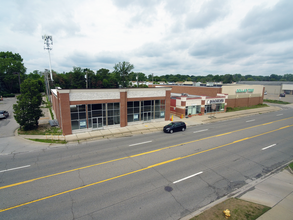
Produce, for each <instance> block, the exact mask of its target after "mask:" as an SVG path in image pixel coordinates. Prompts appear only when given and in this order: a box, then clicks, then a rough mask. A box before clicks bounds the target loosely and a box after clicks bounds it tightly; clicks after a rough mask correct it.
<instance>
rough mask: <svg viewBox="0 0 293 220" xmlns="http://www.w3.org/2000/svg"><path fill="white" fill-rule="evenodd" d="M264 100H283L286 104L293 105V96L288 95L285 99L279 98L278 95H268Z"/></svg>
mask: <svg viewBox="0 0 293 220" xmlns="http://www.w3.org/2000/svg"><path fill="white" fill-rule="evenodd" d="M264 99H271V100H281V101H284V102H290V103H293V95H287V94H286V96H285V97H279V96H278V95H272V94H267V95H264Z"/></svg>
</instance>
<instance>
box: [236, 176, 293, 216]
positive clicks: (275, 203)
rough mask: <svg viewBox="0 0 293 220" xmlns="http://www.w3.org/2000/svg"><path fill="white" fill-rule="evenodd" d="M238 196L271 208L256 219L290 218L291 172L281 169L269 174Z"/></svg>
mask: <svg viewBox="0 0 293 220" xmlns="http://www.w3.org/2000/svg"><path fill="white" fill-rule="evenodd" d="M239 198H240V199H243V200H246V201H249V202H254V203H257V204H262V205H265V206H268V207H271V208H272V209H270V210H269V211H268V212H266V213H265V214H263V215H262V216H260V217H259V218H258V220H276V219H282V220H292V219H293V174H292V173H291V172H290V171H289V170H283V171H281V172H278V173H276V174H274V175H271V176H269V177H268V178H266V179H265V180H263V181H262V182H260V183H258V184H256V185H255V186H254V187H252V188H251V189H250V190H249V191H247V192H246V193H245V194H243V195H242V196H240V197H239Z"/></svg>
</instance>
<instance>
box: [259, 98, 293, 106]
mask: <svg viewBox="0 0 293 220" xmlns="http://www.w3.org/2000/svg"><path fill="white" fill-rule="evenodd" d="M263 101H264V102H269V103H275V104H285V105H286V104H291V103H290V102H283V101H280V100H272V99H264V100H263Z"/></svg>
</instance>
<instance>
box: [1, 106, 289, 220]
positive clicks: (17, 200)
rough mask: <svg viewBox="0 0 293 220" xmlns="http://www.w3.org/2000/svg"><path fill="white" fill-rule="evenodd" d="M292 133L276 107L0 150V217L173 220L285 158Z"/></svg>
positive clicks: (285, 114)
mask: <svg viewBox="0 0 293 220" xmlns="http://www.w3.org/2000/svg"><path fill="white" fill-rule="evenodd" d="M292 131H293V110H292V109H291V108H289V107H284V109H283V110H282V111H278V112H274V113H268V114H261V115H255V116H251V117H245V118H240V119H234V120H229V121H225V122H220V123H213V124H206V125H201V126H194V127H190V128H188V129H187V130H186V131H185V132H178V133H174V134H172V135H171V134H164V133H161V132H159V133H152V134H147V135H137V136H133V137H124V138H117V139H110V140H101V141H96V142H87V143H81V144H79V145H75V144H71V145H65V146H62V147H56V148H52V149H50V150H42V151H33V152H26V153H21V154H11V155H0V198H1V200H0V219H127V220H129V219H164V220H165V219H180V218H181V217H183V216H185V215H187V214H189V213H191V212H193V211H195V210H198V209H199V208H201V207H203V206H205V205H207V204H209V203H211V202H213V201H215V200H217V199H219V198H221V197H223V196H225V195H227V194H228V193H231V192H233V191H234V190H235V189H237V188H240V187H242V186H244V185H245V184H247V183H248V182H250V181H252V180H255V179H257V178H261V177H262V176H263V175H267V174H269V173H270V172H273V171H274V170H275V169H276V168H279V167H280V166H282V165H284V164H285V163H287V162H289V161H291V160H292V159H293V148H292V139H293V137H292V135H291V134H292ZM13 168H16V169H13ZM11 169H13V170H11Z"/></svg>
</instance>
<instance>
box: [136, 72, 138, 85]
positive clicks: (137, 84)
mask: <svg viewBox="0 0 293 220" xmlns="http://www.w3.org/2000/svg"><path fill="white" fill-rule="evenodd" d="M136 80H137V88H138V73H137V75H136Z"/></svg>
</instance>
